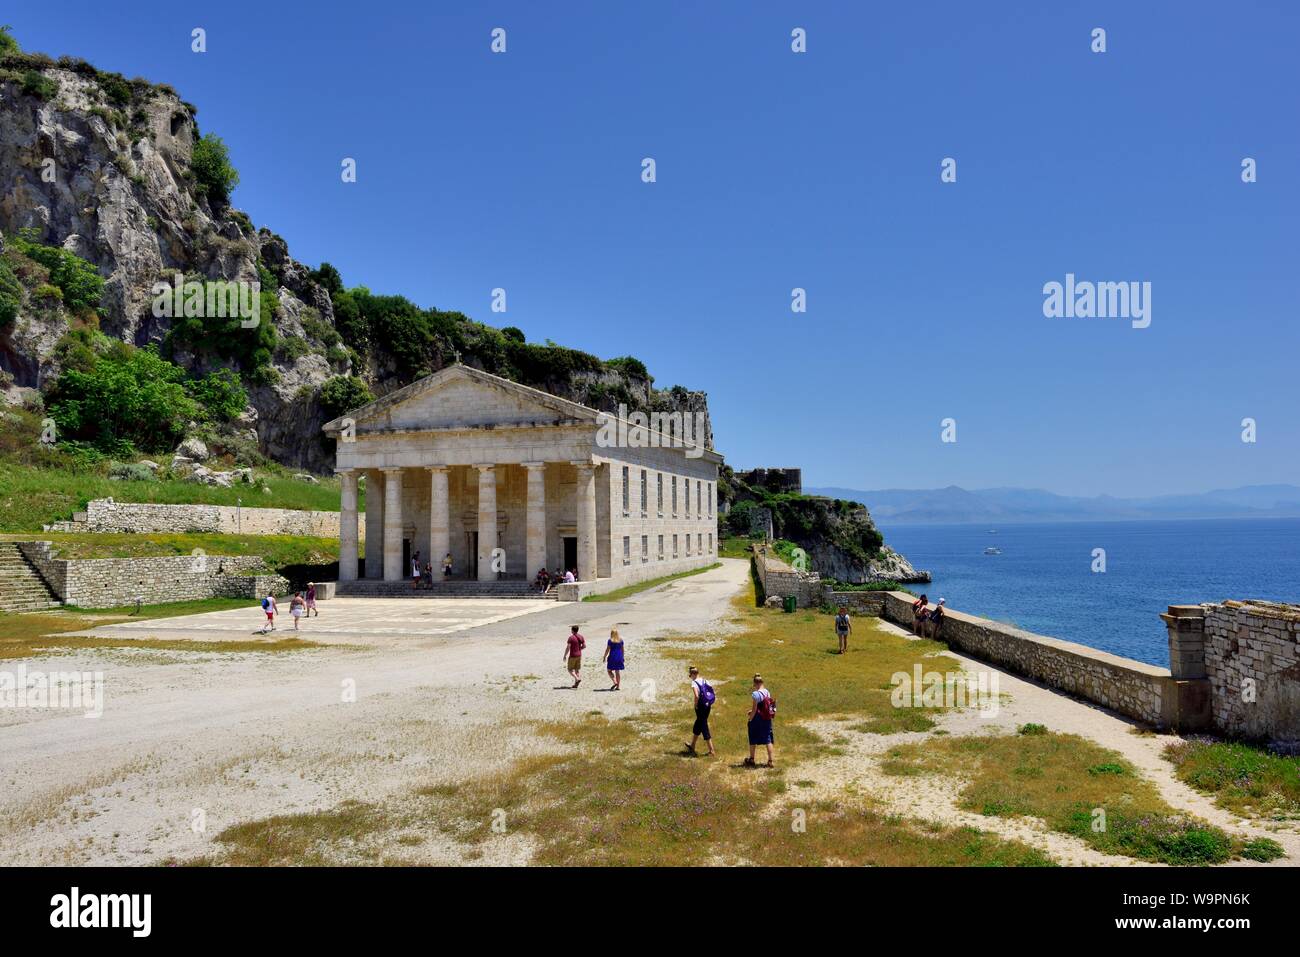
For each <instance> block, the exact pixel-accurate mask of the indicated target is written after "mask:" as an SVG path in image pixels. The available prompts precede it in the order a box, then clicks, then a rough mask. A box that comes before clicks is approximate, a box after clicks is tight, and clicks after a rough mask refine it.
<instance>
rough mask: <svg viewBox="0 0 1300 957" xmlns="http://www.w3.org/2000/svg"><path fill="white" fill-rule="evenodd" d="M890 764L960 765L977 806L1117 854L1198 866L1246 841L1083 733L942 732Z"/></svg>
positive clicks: (964, 802)
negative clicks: (1178, 802)
mask: <svg viewBox="0 0 1300 957" xmlns="http://www.w3.org/2000/svg"><path fill="white" fill-rule="evenodd" d="M882 767H883V768H884V770H885V771H886V772H887V773H895V774H896V773H899V772H900V771H901V770H904V769H907V770H910V771H911V772H912V773H917V772H920V773H954V774H959V775H961V776H962V777H964V778H966V780H967V783H966V784H965V785H964V786H963V787H962V791H961V797H960V804H961V806H962V807H964V808H966V809H967V810H972V811H975V812H977V813H980V814H985V815H989V816H996V817H1021V816H1024V817H1036V818H1039V819H1041V820H1042V821H1044V822H1046V824H1047V825H1048V826H1049V827H1051V828H1052V829H1053V830H1056V831H1060V832H1062V833H1065V834H1072V835H1074V836H1075V837H1077V838H1079V839H1080V840H1083V841H1085V842H1086V843H1087V844H1089V845H1091V846H1092V847H1094V848H1096V849H1097V850H1099V851H1102V852H1103V853H1107V854H1119V855H1123V856H1126V857H1134V858H1138V859H1141V860H1151V861H1159V862H1162V863H1165V864H1177V865H1190V864H1219V863H1222V862H1224V861H1227V860H1229V859H1230V858H1231V857H1232V856H1233V855H1234V853H1236V852H1237V851H1239V850H1240V848H1238V847H1237V846H1236V844H1235V843H1234V840H1233V838H1232V837H1230V836H1229V835H1228V834H1227V833H1225V832H1224V831H1222V830H1221V829H1219V828H1217V827H1214V826H1212V825H1209V824H1206V823H1204V822H1202V821H1198V820H1196V819H1194V818H1191V817H1188V816H1187V815H1184V814H1180V813H1179V812H1177V811H1175V810H1174V809H1173V808H1172V807H1170V806H1169V805H1168V804H1167V803H1165V801H1164V799H1163V798H1161V797H1160V794H1159V792H1158V791H1157V790H1156V788H1155V786H1154V785H1153V784H1151V783H1150V782H1149V781H1147V780H1146V779H1145V778H1143V777H1142V776H1141V775H1139V774H1138V773H1137V771H1136V769H1134V768H1133V767H1132V765H1130V764H1129V763H1128V762H1127V761H1125V760H1124V759H1123V758H1122V757H1120V756H1119V755H1118V754H1116V753H1114V752H1113V751H1109V750H1107V749H1106V748H1103V747H1101V746H1100V745H1098V744H1096V743H1094V742H1092V741H1089V740H1087V739H1086V738H1081V737H1078V736H1077V735H1073V734H1055V733H1051V732H1035V733H1032V734H1016V735H996V736H981V737H967V738H943V739H937V740H933V739H932V740H930V741H927V742H926V743H925V744H924V745H923V746H922V745H915V744H908V745H902V746H900V747H897V748H894V749H892V750H891V751H890V754H889V760H888V761H886V762H884V763H883V764H882Z"/></svg>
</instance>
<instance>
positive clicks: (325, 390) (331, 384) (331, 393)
mask: <svg viewBox="0 0 1300 957" xmlns="http://www.w3.org/2000/svg"><path fill="white" fill-rule="evenodd" d="M374 399H375V397H374V396H373V395H371V393H370V390H369V389H368V388H366V384H365V383H364V382H362V381H361V380H360V379H358V378H357V377H356V376H354V375H352V376H341V375H336V376H334V377H333V378H332V379H327V380H326V381H325V383H324V385H322V386H321V387H320V392H319V393H317V396H316V400H317V402H319V403H320V408H321V411H322V412H323V413H324V414H325V417H326V418H327V419H333V418H336V417H338V416H340V415H342V414H343V413H344V412H351V411H352V410H353V409H359V408H361V406H363V405H367V404H368V403H370V402H373V401H374Z"/></svg>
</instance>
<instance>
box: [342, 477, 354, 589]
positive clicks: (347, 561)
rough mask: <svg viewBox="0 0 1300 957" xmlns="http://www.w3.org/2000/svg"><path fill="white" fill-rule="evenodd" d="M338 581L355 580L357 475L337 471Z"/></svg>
mask: <svg viewBox="0 0 1300 957" xmlns="http://www.w3.org/2000/svg"><path fill="white" fill-rule="evenodd" d="M339 490H340V500H339V581H341V582H350V581H356V580H357V473H356V472H355V471H353V470H352V469H341V470H339Z"/></svg>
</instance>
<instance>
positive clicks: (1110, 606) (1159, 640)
mask: <svg viewBox="0 0 1300 957" xmlns="http://www.w3.org/2000/svg"><path fill="white" fill-rule="evenodd" d="M992 527H994V526H987V527H986V526H982V525H980V526H975V525H905V526H903V525H900V526H896V527H892V528H891V527H889V526H884V525H882V526H881V531H882V532H884V535H885V541H886V542H887V543H888V544H889V545H890V546H891V547H893V548H894V549H896V550H897V551H899V552H902V553H903V554H904V555H906V556H907V557H908V559H909V560H911V562H912V564H913V565H914V566H915V567H917V568H924V569H926V570H927V571H929V572H930V573H931V574H932V575H933V576H934V582H933V584H930V585H925V586H922V585H912V586H909V587H910V588H911V589H912V590H913V591H918V592H919V591H920V590H922V589H924V590H925V592H926V593H927V594H928V595H929V596H930V600H931V601H937V600H938V599H939V598H947V599H948V606H949V607H951V608H955V609H957V610H958V611H964V612H969V613H971V614H975V615H981V616H983V617H985V618H992V619H995V620H997V621H1004V622H1009V623H1012V624H1014V625H1016V626H1017V627H1020V628H1025V629H1027V630H1029V631H1034V632H1038V633H1039V634H1043V635H1051V636H1053V637H1056V638H1064V639H1066V640H1068V641H1077V642H1079V643H1080V644H1085V645H1091V646H1092V647H1094V648H1100V649H1102V650H1103V651H1109V652H1113V653H1114V654H1118V655H1124V656H1125V657H1128V658H1137V659H1139V660H1140V661H1147V662H1150V663H1152V664H1156V665H1162V666H1168V664H1169V660H1168V639H1167V636H1166V632H1165V626H1164V623H1163V622H1162V621H1161V620H1160V619H1159V618H1158V617H1157V616H1158V615H1159V614H1160V613H1161V612H1162V611H1164V610H1165V608H1166V606H1167V605H1177V604H1195V603H1197V602H1202V601H1220V600H1222V599H1225V598H1262V599H1268V600H1271V601H1290V602H1300V519H1206V520H1203V521H1172V522H1096V523H1092V522H1078V523H1073V522H1071V523H1061V524H1050V525H1003V526H997V534H996V535H994V534H990V528H992ZM989 545H994V546H996V547H998V548H1000V549H1002V554H1001V555H985V554H984V549H985V547H987V546H989ZM1095 548H1104V549H1105V550H1106V571H1105V573H1104V574H1097V573H1094V572H1093V571H1091V567H1092V561H1093V559H1092V551H1093V549H1095Z"/></svg>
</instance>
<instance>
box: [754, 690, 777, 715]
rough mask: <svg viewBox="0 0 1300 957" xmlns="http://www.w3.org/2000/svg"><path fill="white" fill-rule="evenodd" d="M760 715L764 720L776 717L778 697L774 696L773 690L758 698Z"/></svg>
mask: <svg viewBox="0 0 1300 957" xmlns="http://www.w3.org/2000/svg"><path fill="white" fill-rule="evenodd" d="M758 716H759V717H760V718H762V719H763V720H764V721H771V720H772V719H773V718H775V717H776V699H775V698H773V697H772V693H771V692H768V693H767V694H765V695H763V697H761V698H759V699H758Z"/></svg>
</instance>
